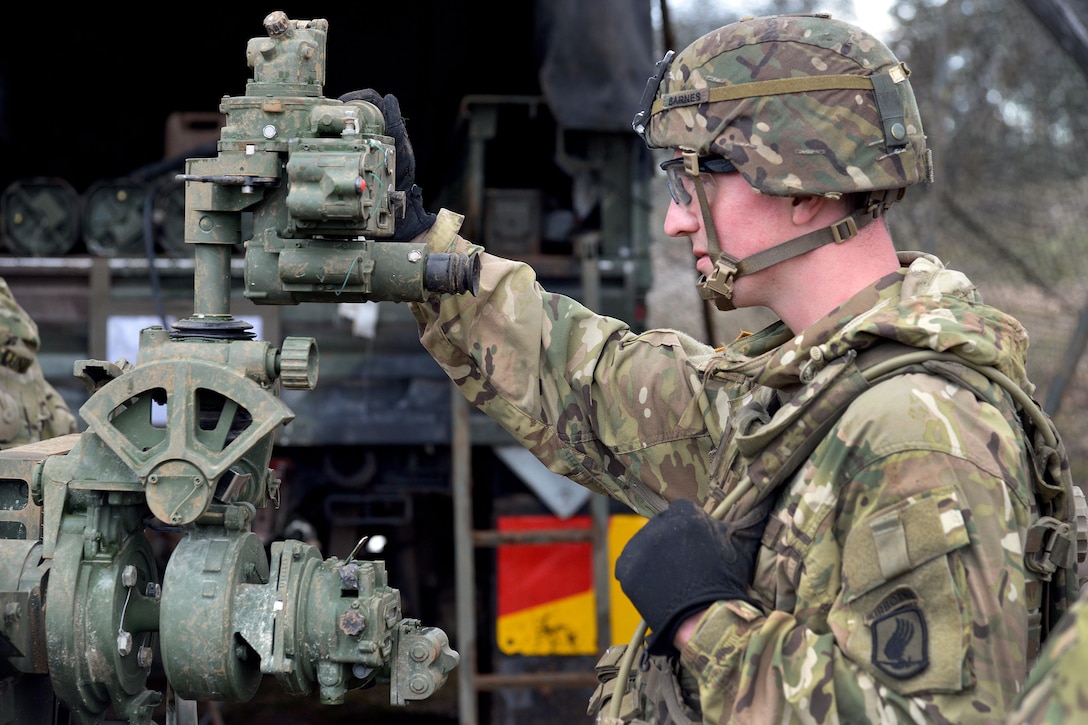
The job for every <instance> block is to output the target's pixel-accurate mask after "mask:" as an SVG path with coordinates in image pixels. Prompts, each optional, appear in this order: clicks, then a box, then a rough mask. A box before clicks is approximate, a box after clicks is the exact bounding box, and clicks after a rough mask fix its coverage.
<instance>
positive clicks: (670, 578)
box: [616, 498, 771, 655]
mask: <svg viewBox="0 0 1088 725" xmlns="http://www.w3.org/2000/svg"><path fill="white" fill-rule="evenodd" d="M770 503H771V499H770V498H767V499H766V500H765V501H763V502H761V503H760V504H759V505H757V506H755V507H754V508H753V509H752V511H750V512H748V513H747V514H745V515H744V516H743V517H742V518H741V519H739V520H737V521H734V522H730V523H722V522H721V521H718V520H716V519H713V518H711V516H710V515H709V514H707V513H706V512H705V511H703V510H702V509H700V508H698V507H697V506H696V505H695V504H694V503H692V502H691V501H686V500H681V501H675V502H673V503H672V505H670V506H669V508H667V509H665V510H664V511H662V512H661V513H659V514H658V515H657V516H654V517H653V518H652V519H650V520H649V521H648V522H647V523H646V525H645V526H643V527H642V528H641V529H640V530H639V531H638V533H636V534H635V535H634V536H632V537H631V540H630V541H629V542H627V546H625V547H624V549H623V552H622V553H621V554H620V556H619V559H617V560H616V578H617V579H618V580H619V582H620V586H621V587H622V588H623V592H624V594H626V595H627V597H628V598H629V599H630V600H631V603H632V604H634V605H635V608H636V609H638V611H639V613H640V614H641V615H642V617H643V619H645V620H646V624H647V625H648V626H649V628H650V630H651V632H650V636H649V637H647V638H646V649H647V651H648V652H649V653H650V654H654V655H660V654H668V653H670V652H671V651H673V649H674V648H673V637H674V636H675V634H676V630H677V629H678V628H679V627H680V625H681V624H682V623H683V622H684V620H685V619H687V618H688V617H689V616H691V615H692V614H694V613H696V612H698V611H699V610H700V609H705V608H706V607H708V606H710V605H711V604H713V603H714V602H717V601H720V600H735V599H743V600H746V601H751V598H750V597H749V596H748V584H749V583H750V582H751V580H752V569H753V568H754V567H755V558H756V554H757V553H758V552H759V540H760V537H762V536H763V528H764V526H765V524H766V521H767V513H768V512H769V510H770Z"/></svg>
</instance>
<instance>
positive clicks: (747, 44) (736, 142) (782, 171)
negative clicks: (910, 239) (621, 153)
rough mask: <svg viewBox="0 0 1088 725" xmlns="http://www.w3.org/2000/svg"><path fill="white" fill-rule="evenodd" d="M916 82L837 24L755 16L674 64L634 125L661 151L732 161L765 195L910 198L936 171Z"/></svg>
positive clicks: (856, 32)
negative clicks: (904, 194)
mask: <svg viewBox="0 0 1088 725" xmlns="http://www.w3.org/2000/svg"><path fill="white" fill-rule="evenodd" d="M665 66H667V67H665ZM909 73H910V71H909V70H908V69H907V67H906V65H905V64H903V63H900V62H899V60H898V59H896V57H895V56H894V55H893V54H892V52H891V51H890V50H889V49H888V48H887V46H885V45H884V44H883V43H882V42H880V41H879V40H878V39H876V38H875V37H873V36H872V35H870V34H869V33H867V32H866V31H864V30H862V29H861V28H858V27H856V26H853V25H850V24H848V23H845V22H841V21H838V20H834V19H832V18H831V17H830V16H827V15H775V16H768V17H762V18H748V19H745V20H741V21H739V22H736V23H733V24H731V25H726V26H725V27H722V28H719V29H718V30H714V31H712V32H710V33H707V34H706V35H704V36H703V37H701V38H699V39H698V40H696V41H695V42H694V43H692V44H691V45H689V46H688V47H687V48H686V49H684V50H683V51H681V52H680V53H679V54H676V55H675V56H674V57H672V58H670V57H669V56H666V58H665V59H664V60H663V61H662V63H659V68H658V74H657V76H656V77H655V78H651V79H650V85H655V81H656V80H657V79H660V83H659V84H656V92H655V93H654V95H653V96H652V97H651V96H650V90H651V88H650V85H648V86H647V93H646V96H645V98H644V104H646V106H647V107H644V108H643V110H642V112H640V114H639V115H637V116H636V117H635V120H634V122H633V124H632V125H633V126H634V128H635V130H636V131H640V132H641V133H642V135H643V138H644V139H645V140H646V143H647V145H648V146H650V147H651V148H683V149H688V150H692V151H694V152H696V154H698V155H699V156H712V155H716V156H723V157H725V158H727V159H729V160H730V161H732V162H733V164H734V165H735V166H736V167H737V169H738V170H739V171H740V172H741V173H742V174H743V175H744V177H745V178H746V179H747V180H748V182H749V183H750V184H751V185H752V186H753V187H754V188H756V189H758V190H759V191H761V192H763V193H765V194H771V195H775V196H808V195H826V196H832V197H835V196H839V195H841V194H847V193H851V192H860V191H875V190H885V189H901V188H904V187H907V186H910V185H911V184H915V183H918V182H920V181H928V180H929V176H930V169H931V167H932V164H931V162H930V159H929V153H928V151H927V149H926V139H925V134H924V133H923V131H922V121H921V118H920V117H919V113H918V106H917V103H916V102H915V99H914V92H913V91H912V90H911V87H910V82H909V81H908V80H907V76H908V75H909ZM651 99H652V100H651Z"/></svg>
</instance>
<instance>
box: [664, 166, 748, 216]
mask: <svg viewBox="0 0 1088 725" xmlns="http://www.w3.org/2000/svg"><path fill="white" fill-rule="evenodd" d="M685 161H686V159H685V158H684V157H683V156H681V157H679V158H675V159H669V160H668V161H662V162H661V170H662V171H664V172H665V179H666V181H667V182H668V186H669V195H670V196H671V197H672V200H673V201H675V202H676V203H677V204H679V205H680V206H687V205H688V204H690V203H691V187H690V183H691V178H692V176H691V174H690V173H688V170H687V169H686V168H684V162H685ZM698 169H699V173H710V174H727V173H729V172H730V171H736V170H737V167H736V166H734V165H733V162H732V161H730V160H729V159H726V158H722V157H721V156H700V157H699V160H698Z"/></svg>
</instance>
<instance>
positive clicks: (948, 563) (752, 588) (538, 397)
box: [344, 15, 1071, 723]
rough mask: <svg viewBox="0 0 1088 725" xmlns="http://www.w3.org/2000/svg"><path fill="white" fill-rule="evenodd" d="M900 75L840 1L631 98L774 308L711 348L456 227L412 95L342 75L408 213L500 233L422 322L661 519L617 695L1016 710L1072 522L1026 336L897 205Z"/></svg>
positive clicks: (453, 374)
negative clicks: (846, 18)
mask: <svg viewBox="0 0 1088 725" xmlns="http://www.w3.org/2000/svg"><path fill="white" fill-rule="evenodd" d="M908 74H909V71H908V69H907V67H906V66H905V65H904V64H903V63H901V62H899V61H898V60H897V59H896V58H895V56H894V55H893V54H892V53H891V51H890V50H889V49H888V48H887V47H885V45H884V44H882V43H881V42H880V41H879V40H877V39H876V38H874V37H873V36H872V35H870V34H868V33H867V32H865V31H864V30H862V29H860V28H857V27H854V26H852V25H850V24H847V23H843V22H839V21H837V20H834V19H831V18H830V17H828V16H826V15H779V16H770V17H762V18H749V19H745V20H742V21H740V22H737V23H733V24H730V25H727V26H725V27H723V28H720V29H718V30H715V31H713V32H711V33H708V34H707V35H705V36H703V37H702V38H700V39H698V40H696V41H695V42H694V43H692V44H691V45H690V46H689V47H688V48H686V49H685V50H683V51H682V52H680V53H679V54H675V55H674V54H672V53H670V54H667V55H666V56H665V58H664V59H663V60H662V62H661V63H659V64H658V67H657V70H656V74H655V75H654V76H653V77H652V78H651V79H650V82H649V83H648V85H647V93H646V95H645V96H644V99H643V108H642V109H641V110H639V112H638V114H637V115H636V116H635V120H634V123H633V126H634V128H635V130H636V132H638V133H639V134H640V135H642V136H643V138H644V139H645V141H646V143H647V144H648V145H649V146H650V147H651V148H664V149H671V150H672V152H673V153H672V158H670V159H668V160H666V161H664V162H663V163H662V164H661V168H662V169H663V170H664V172H665V174H666V177H667V181H668V188H669V192H670V195H671V199H670V200H669V207H668V213H667V216H666V219H665V232H666V233H667V234H668V235H669V236H672V237H678V238H681V237H687V238H688V239H689V240H690V243H691V246H692V251H693V253H694V256H695V266H696V268H697V269H698V271H699V272H700V273H701V275H702V276H701V279H700V289H701V291H702V293H703V295H704V297H706V298H707V299H713V300H714V301H715V302H716V304H717V306H718V307H719V308H721V309H732V308H735V307H752V306H765V307H767V308H770V309H771V310H773V311H774V312H775V313H776V314H777V315H778V316H779V317H780V321H779V322H777V323H775V324H773V325H771V326H769V327H767V328H765V329H764V330H762V331H760V332H757V333H754V334H745V335H743V336H742V337H741V338H739V339H737V340H736V341H734V342H733V343H731V344H729V345H726V346H724V347H721V348H714V347H711V346H709V345H706V344H703V343H700V342H698V341H696V340H694V339H692V338H691V337H689V336H687V335H685V334H682V333H680V332H676V331H672V330H667V329H658V330H651V331H648V332H645V333H642V334H636V333H634V332H633V331H632V330H631V329H630V328H629V327H628V325H627V324H625V323H624V322H623V321H621V320H617V319H613V318H609V317H604V316H601V315H598V314H595V313H594V312H592V311H591V310H589V309H586V308H585V307H584V306H582V305H581V304H579V303H578V302H576V301H574V300H572V299H569V298H567V297H563V296H560V295H556V294H551V293H549V292H547V291H545V290H544V289H542V288H541V286H540V285H539V284H538V283H537V280H536V277H535V275H534V272H533V270H532V269H531V268H530V267H529V266H527V265H525V264H522V263H519V262H515V261H510V260H506V259H502V258H499V257H496V256H493V255H489V254H486V253H484V252H483V251H482V250H481V248H480V247H478V246H476V245H474V244H472V243H470V242H468V241H466V240H464V239H463V238H461V237H460V236H459V235H458V229H459V226H460V223H461V219H462V217H460V216H458V215H457V214H455V213H453V212H450V211H448V210H442V211H441V212H440V213H438V214H437V215H433V214H430V213H428V212H426V211H424V209H423V205H422V201H421V192H420V190H419V188H418V187H417V186H415V185H414V184H413V183H412V180H413V178H414V162H413V160H412V156H411V145H410V143H409V141H408V139H407V136H406V134H405V130H404V123H403V119H402V118H401V115H400V108H399V103H398V102H397V100H396V98H395V97H394V96H391V95H390V96H385V97H384V98H383V97H381V96H380V95H378V94H377V93H375V92H374V91H373V90H370V89H368V90H366V91H360V92H355V93H352V94H348V95H347V96H345V97H344V98H345V99H346V100H350V99H352V98H360V99H364V100H369V101H371V102H373V103H375V104H376V105H378V106H379V107H380V108H381V109H382V110H383V113H384V114H385V116H386V119H387V122H388V128H387V133H388V134H389V135H391V136H393V137H394V138H396V139H397V142H398V148H397V161H398V189H401V190H404V191H407V192H408V200H409V203H408V208H407V211H406V213H405V215H404V218H403V219H401V220H399V222H398V226H397V237H398V238H402V239H413V238H417V237H418V238H421V239H423V240H425V242H426V243H427V244H428V247H429V248H430V249H431V250H433V251H436V252H460V253H472V252H479V253H480V254H481V255H482V257H481V259H482V272H481V280H480V289H479V292H478V294H477V295H476V296H475V297H472V296H436V297H434V298H433V299H431V300H429V301H428V302H425V303H418V304H413V306H412V309H413V313H414V314H415V316H416V318H417V320H418V322H419V325H420V336H421V341H422V344H423V345H424V346H425V347H426V348H427V350H428V351H430V353H431V354H432V355H433V356H434V358H435V359H436V360H437V361H438V362H439V363H440V364H441V365H442V366H443V368H444V369H445V370H446V371H447V373H448V374H449V376H450V378H451V379H452V380H453V381H454V383H456V384H457V385H458V386H459V388H460V389H461V391H462V392H463V393H464V395H465V396H466V397H467V398H468V400H469V401H471V403H472V404H473V405H475V406H476V407H478V408H480V409H481V410H483V411H485V412H486V413H487V414H488V415H490V416H491V417H493V418H494V419H495V420H496V421H498V422H499V423H501V424H502V425H503V426H504V427H505V428H506V429H507V430H509V431H510V432H511V433H512V434H513V435H514V436H515V437H516V438H517V439H518V440H519V441H520V442H522V443H523V444H524V445H525V446H526V447H528V448H529V449H530V450H531V451H532V452H533V453H534V454H535V455H536V456H537V457H538V458H539V459H540V460H541V461H543V462H544V463H545V464H546V465H547V466H548V467H549V468H551V469H552V470H553V471H555V472H557V473H560V474H562V475H565V476H567V477H569V478H571V479H573V480H575V481H577V482H579V483H581V484H583V485H585V486H587V487H588V488H590V489H592V490H593V491H596V492H599V493H604V494H607V495H609V496H612V497H613V498H616V499H618V500H619V501H622V502H624V503H626V504H627V505H628V506H630V507H631V508H632V509H633V510H635V511H637V512H639V513H641V514H643V515H645V516H647V517H652V518H650V520H649V522H647V524H646V525H645V526H644V527H643V528H642V530H641V531H640V532H639V533H637V534H636V535H635V536H634V537H633V538H632V539H631V541H630V542H629V543H628V545H627V546H626V548H625V549H624V551H623V553H622V555H621V556H620V558H619V561H618V563H617V566H616V574H617V577H618V578H619V580H620V582H621V585H622V586H623V589H624V591H625V592H626V593H627V595H628V596H629V597H630V598H631V600H632V601H633V603H634V604H635V606H636V607H637V608H638V610H639V612H640V613H641V614H642V615H643V617H644V618H645V620H646V623H647V624H648V625H649V629H650V635H649V637H648V638H647V639H646V642H645V647H644V648H643V649H644V651H643V652H642V653H641V655H640V657H641V659H640V660H639V662H638V665H637V666H636V667H633V668H632V669H631V670H630V671H631V672H633V673H634V674H633V675H632V676H631V677H630V682H627V681H624V682H623V685H624V687H628V686H629V687H630V692H629V695H628V696H626V697H624V698H622V699H621V700H620V702H619V703H613V702H612V701H610V700H609V697H608V696H609V694H610V693H611V692H612V690H609V689H608V688H609V687H610V686H614V684H615V683H613V682H606V683H605V685H603V686H602V690H599V693H600V694H601V697H595V700H594V702H593V703H591V709H590V711H591V714H592V713H594V712H595V713H597V714H598V715H599V717H600V720H601V721H603V722H654V723H663V722H700V721H701V722H706V723H725V722H753V723H755V722H758V723H769V722H776V723H778V722H810V723H825V722H826V723H831V722H850V723H862V722H866V723H868V722H899V721H910V722H922V721H930V720H940V721H948V722H1004V720H1005V718H1006V716H1007V714H1008V711H1009V709H1010V707H1011V705H1012V703H1013V698H1014V697H1015V696H1016V693H1017V691H1018V690H1019V688H1020V687H1021V686H1022V685H1023V683H1024V681H1025V680H1026V678H1027V672H1028V666H1029V663H1030V661H1031V660H1032V658H1033V656H1034V654H1035V649H1034V648H1035V647H1037V646H1038V643H1039V640H1040V636H1041V634H1040V628H1039V627H1038V626H1034V625H1033V624H1032V623H1033V622H1038V621H1039V618H1040V616H1044V617H1046V616H1051V614H1052V612H1051V611H1050V609H1049V608H1048V607H1046V606H1044V598H1052V599H1053V600H1054V601H1056V602H1060V601H1062V600H1063V599H1064V598H1067V597H1068V593H1069V590H1068V586H1065V583H1066V581H1067V578H1066V577H1065V576H1064V574H1065V572H1066V570H1067V568H1068V567H1069V564H1070V562H1069V561H1068V559H1066V558H1061V557H1057V558H1060V559H1061V560H1060V561H1058V560H1057V559H1056V558H1052V557H1051V556H1050V552H1057V551H1059V550H1061V549H1062V548H1063V547H1066V546H1068V544H1069V543H1070V540H1069V536H1068V532H1067V531H1065V530H1064V529H1063V530H1062V532H1061V533H1060V534H1059V535H1055V534H1054V532H1053V531H1052V530H1051V529H1046V528H1045V527H1043V528H1033V526H1034V521H1035V520H1036V518H1037V513H1036V510H1035V509H1036V506H1037V503H1036V496H1035V489H1036V488H1037V487H1038V486H1040V485H1041V484H1040V483H1039V482H1038V481H1036V480H1035V478H1034V477H1033V471H1034V470H1035V466H1033V464H1032V461H1031V460H1030V457H1029V456H1030V452H1029V446H1028V445H1027V440H1030V438H1029V436H1035V435H1036V433H1035V432H1030V433H1029V432H1025V431H1024V430H1023V429H1022V427H1021V424H1020V422H1019V417H1018V410H1021V409H1026V408H1029V407H1031V401H1030V395H1031V393H1032V392H1033V389H1034V387H1033V385H1032V383H1031V382H1030V381H1029V380H1028V378H1027V375H1026V372H1025V354H1026V350H1027V343H1028V338H1027V334H1026V332H1025V331H1024V329H1023V327H1022V326H1021V325H1020V323H1019V322H1017V321H1016V320H1015V319H1013V318H1012V317H1010V316H1009V315H1007V314H1005V313H1003V312H1001V311H999V310H997V309H995V308H993V307H990V306H988V305H986V304H985V303H984V302H983V301H982V298H981V296H980V295H979V293H978V291H977V290H976V289H975V287H974V285H973V284H972V283H971V282H970V281H969V280H968V279H967V278H966V277H965V276H964V275H963V274H961V273H958V272H955V271H952V270H950V269H947V268H946V267H945V266H944V265H943V264H942V263H941V261H940V260H938V259H936V258H935V257H933V256H930V255H926V254H918V253H904V254H897V253H896V249H895V247H894V245H893V242H892V238H891V236H890V233H889V230H888V227H887V226H886V221H885V217H884V212H885V211H887V209H888V208H889V207H890V206H891V205H892V204H893V203H894V202H896V201H897V200H899V199H900V198H901V197H902V196H903V192H904V190H905V189H906V188H907V187H909V186H911V185H914V184H917V183H919V182H923V181H928V180H929V176H930V171H931V162H930V159H929V154H928V151H927V149H926V138H925V135H924V133H923V130H922V123H921V119H920V118H919V113H918V108H917V106H916V103H915V98H914V95H913V91H912V90H911V86H910V82H909V80H908ZM402 167H403V168H402ZM424 235H425V236H424ZM905 352H909V353H913V356H912V357H910V358H908V359H907V360H906V361H904V360H903V359H900V356H901V355H902V354H903V353H905ZM929 358H941V360H939V361H937V362H935V363H934V362H932V361H927V360H928V359H929ZM908 362H909V363H910V366H909V367H904V365H906V364H907V363H908ZM882 366H883V367H882ZM885 373H887V374H885ZM1006 385H1007V386H1009V387H1011V388H1013V392H1011V393H1010V392H1009V391H1007V390H1006V388H1005V386H1006ZM1025 399H1027V403H1024V402H1023V401H1024V400H1025ZM1025 417H1026V416H1025ZM1048 422H1049V421H1045V420H1043V421H1042V422H1041V423H1040V425H1039V428H1041V429H1045V428H1046V427H1047V424H1048ZM1048 435H1050V438H1048V440H1050V441H1051V443H1052V445H1051V446H1049V447H1048V450H1050V451H1052V452H1054V458H1053V459H1051V460H1052V461H1054V460H1056V461H1058V462H1059V465H1057V466H1055V467H1052V469H1051V475H1052V477H1054V476H1057V477H1058V478H1061V477H1062V476H1063V475H1064V471H1062V470H1061V466H1060V462H1061V460H1062V459H1061V452H1062V447H1061V445H1060V440H1058V439H1056V438H1054V434H1053V432H1051V433H1049V434H1048ZM1040 468H1045V466H1040ZM1048 485H1050V486H1051V489H1052V492H1056V493H1055V495H1054V496H1053V497H1051V499H1048V500H1055V501H1058V502H1059V508H1060V512H1061V513H1062V514H1063V515H1065V514H1067V513H1068V510H1069V506H1071V503H1069V504H1068V505H1067V503H1068V501H1067V499H1068V498H1069V497H1071V493H1070V492H1069V489H1068V486H1069V482H1068V480H1067V478H1062V480H1060V481H1057V482H1054V481H1050V482H1049V484H1048ZM1052 520H1053V519H1052ZM1059 528H1060V527H1059ZM1029 534H1031V535H1030V536H1029ZM1040 542H1046V543H1043V544H1041V543H1040ZM1055 543H1057V544H1060V546H1058V547H1057V548H1055V547H1054V546H1050V545H1051V544H1055ZM1055 556H1056V555H1055ZM1051 578H1052V579H1053V580H1054V585H1053V586H1052V587H1051V588H1050V589H1047V587H1045V586H1043V583H1044V580H1047V579H1051ZM1063 587H1064V588H1063ZM1059 610H1060V607H1059ZM615 654H616V653H613V652H611V651H610V652H609V653H608V655H607V656H606V659H609V660H610V662H607V663H605V662H603V661H602V666H601V667H600V668H599V670H600V671H601V672H602V673H605V672H611V673H615V672H616V670H617V667H616V666H615V662H616V658H615ZM628 661H630V660H628ZM609 665H611V666H609ZM618 669H619V671H620V672H623V671H624V668H622V667H620V668H618ZM621 691H622V690H621ZM621 703H622V704H621ZM614 708H615V709H614ZM615 710H619V712H615ZM613 713H614V714H613Z"/></svg>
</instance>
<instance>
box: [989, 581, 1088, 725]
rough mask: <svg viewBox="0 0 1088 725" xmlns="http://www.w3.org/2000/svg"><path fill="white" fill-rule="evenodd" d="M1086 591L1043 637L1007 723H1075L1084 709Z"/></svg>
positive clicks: (1087, 708)
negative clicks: (1034, 661)
mask: <svg viewBox="0 0 1088 725" xmlns="http://www.w3.org/2000/svg"><path fill="white" fill-rule="evenodd" d="M1086 672H1088V591H1086V592H1084V593H1082V594H1081V596H1080V598H1079V599H1078V600H1077V601H1076V603H1074V604H1073V606H1072V607H1071V608H1070V610H1069V612H1068V614H1067V615H1066V616H1065V617H1063V618H1062V619H1061V621H1060V622H1059V623H1058V627H1057V629H1055V630H1054V631H1053V632H1052V633H1051V634H1050V638H1049V639H1047V642H1046V647H1045V648H1044V649H1043V653H1042V655H1041V656H1040V657H1039V661H1038V662H1037V663H1036V665H1035V667H1033V668H1032V670H1031V677H1030V678H1029V679H1028V683H1027V685H1026V686H1025V687H1024V692H1023V693H1022V694H1021V695H1020V700H1019V702H1018V703H1017V705H1016V708H1015V710H1014V711H1013V714H1012V716H1010V717H1009V721H1008V725H1078V724H1079V723H1083V722H1084V721H1085V713H1088V678H1086V677H1085V673H1086Z"/></svg>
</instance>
